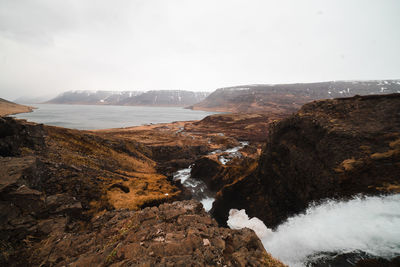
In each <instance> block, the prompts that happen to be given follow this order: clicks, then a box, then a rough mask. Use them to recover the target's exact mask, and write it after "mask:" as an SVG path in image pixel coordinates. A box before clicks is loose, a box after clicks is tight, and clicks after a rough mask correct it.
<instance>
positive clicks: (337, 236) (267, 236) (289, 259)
mask: <svg viewBox="0 0 400 267" xmlns="http://www.w3.org/2000/svg"><path fill="white" fill-rule="evenodd" d="M229 215H230V216H229V220H228V222H227V223H228V225H229V226H230V227H231V228H233V229H240V228H243V227H247V228H251V229H253V230H254V231H255V232H256V234H257V235H258V236H259V238H260V239H261V240H262V243H263V245H264V247H265V249H266V250H267V251H268V252H269V253H271V254H272V256H274V257H276V258H278V259H280V260H281V261H282V262H284V263H286V264H288V265H289V266H313V264H312V262H318V261H319V262H329V260H330V258H331V256H332V255H345V254H353V255H354V254H359V255H369V256H370V257H383V258H387V259H390V258H393V257H396V256H399V255H400V194H397V195H389V196H375V197H356V198H354V199H351V200H349V201H334V200H328V201H326V202H324V203H322V204H319V205H312V206H310V207H309V208H308V209H307V210H306V211H305V213H303V214H299V215H297V216H293V217H291V218H289V219H288V220H287V221H286V222H284V223H283V224H281V225H280V226H279V227H278V228H277V229H276V230H274V231H272V230H270V229H268V228H267V227H266V226H265V225H264V224H263V222H262V221H261V220H258V219H257V218H251V219H249V218H248V216H247V215H246V213H245V210H240V211H238V210H231V211H230V213H229ZM323 265H325V264H323ZM328 266H329V265H328ZM347 266H351V264H349V265H347Z"/></svg>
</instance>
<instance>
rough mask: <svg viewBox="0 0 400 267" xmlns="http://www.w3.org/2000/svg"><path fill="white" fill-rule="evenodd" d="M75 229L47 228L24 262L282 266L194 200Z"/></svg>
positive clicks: (247, 234) (107, 216)
mask: <svg viewBox="0 0 400 267" xmlns="http://www.w3.org/2000/svg"><path fill="white" fill-rule="evenodd" d="M91 227H92V228H91V229H90V230H86V231H82V232H80V233H66V232H63V231H58V232H57V231H55V232H52V233H51V234H50V236H49V238H47V239H45V240H43V241H42V242H40V243H39V244H37V245H36V246H34V247H32V248H31V252H32V254H31V255H32V256H31V257H30V259H29V260H30V264H33V265H40V264H42V265H46V266H47V265H50V266H66V265H72V266H108V265H111V266H284V265H283V264H281V263H280V262H278V261H277V260H275V259H273V258H272V257H271V256H270V255H269V254H267V253H266V252H265V250H264V248H263V246H262V244H261V242H260V240H259V239H258V238H257V236H256V235H255V233H254V232H253V231H252V230H249V229H243V230H230V229H227V228H220V227H218V225H217V223H216V222H215V221H214V220H213V219H212V218H211V217H210V215H209V214H207V213H206V212H205V211H204V210H203V208H202V205H201V204H200V203H198V202H196V201H194V200H192V201H183V202H174V203H172V204H162V205H160V206H159V207H158V208H157V207H152V208H145V209H143V210H140V211H137V212H132V211H110V212H106V213H104V214H102V215H99V216H96V217H94V218H93V219H92V220H91Z"/></svg>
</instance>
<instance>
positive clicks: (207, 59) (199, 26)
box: [0, 0, 400, 100]
mask: <svg viewBox="0 0 400 267" xmlns="http://www.w3.org/2000/svg"><path fill="white" fill-rule="evenodd" d="M390 78H400V1H398V0H393V1H391V0H368V1H366V0H314V1H313V0H302V1H300V0H292V1H283V0H276V1H271V0H196V1H194V0H127V1H124V0H118V1H105V0H91V1H89V0H88V1H84V0H68V1H65V0H26V1H22V0H0V97H3V98H6V99H10V100H13V99H15V98H17V97H19V96H23V95H30V96H34V95H37V96H41V95H49V94H50V95H51V94H58V93H60V92H63V91H66V90H78V89H87V90H153V89H154V90H158V89H187V90H197V91H199V90H205V91H211V90H214V89H216V88H218V87H224V86H231V85H240V84H254V83H289V82H312V81H326V80H343V79H345V80H349V79H390Z"/></svg>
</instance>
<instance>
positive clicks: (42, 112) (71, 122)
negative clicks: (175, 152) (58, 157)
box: [13, 104, 215, 130]
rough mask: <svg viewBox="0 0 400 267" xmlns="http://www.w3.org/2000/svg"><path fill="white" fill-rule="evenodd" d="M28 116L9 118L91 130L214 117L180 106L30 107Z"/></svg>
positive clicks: (38, 105)
mask: <svg viewBox="0 0 400 267" xmlns="http://www.w3.org/2000/svg"><path fill="white" fill-rule="evenodd" d="M30 106H33V107H36V108H37V109H35V110H34V111H33V112H31V113H21V114H17V115H14V116H13V117H16V118H19V119H26V120H28V121H32V122H37V123H44V124H47V125H53V126H61V127H66V128H73V129H81V130H93V129H107V128H120V127H128V126H137V125H143V124H150V123H165V122H173V121H188V120H201V119H203V118H204V117H206V116H208V115H211V114H215V112H206V111H199V110H190V109H184V108H180V107H139V106H95V105H58V104H57V105H54V104H33V105H30Z"/></svg>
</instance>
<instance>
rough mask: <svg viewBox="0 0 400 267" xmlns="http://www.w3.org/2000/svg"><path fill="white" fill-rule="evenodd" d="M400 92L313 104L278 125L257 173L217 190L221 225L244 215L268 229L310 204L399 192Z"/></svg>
mask: <svg viewBox="0 0 400 267" xmlns="http://www.w3.org/2000/svg"><path fill="white" fill-rule="evenodd" d="M399 173H400V94H391V95H371V96H357V97H353V98H343V99H334V100H323V101H316V102H312V103H309V104H306V105H304V106H303V107H302V108H301V109H300V111H298V112H297V113H296V114H294V115H292V116H290V117H288V118H286V119H284V120H282V121H280V122H278V123H276V124H275V125H274V126H273V127H272V128H271V130H270V136H269V138H268V140H267V143H266V147H265V148H264V149H263V152H262V154H261V157H260V159H259V162H258V167H257V169H256V170H255V171H254V172H253V173H252V174H250V175H247V176H245V177H241V178H239V179H237V180H235V181H234V182H233V183H231V184H228V185H226V186H225V187H224V188H222V189H221V190H220V192H218V194H217V197H216V202H215V203H214V206H213V210H212V213H213V214H214V216H215V218H216V219H217V220H218V221H219V223H222V224H225V223H226V220H227V216H228V212H229V210H230V209H231V208H239V209H242V208H244V209H246V211H247V213H248V214H249V216H251V217H253V216H255V217H258V218H260V219H261V220H263V221H264V223H265V224H266V225H267V226H268V227H275V226H277V225H278V224H279V223H281V222H282V221H283V220H285V219H286V218H288V216H290V215H293V214H295V213H299V212H301V211H303V210H304V209H305V208H306V207H307V205H308V204H309V203H310V202H312V201H319V200H322V199H325V198H343V197H350V196H353V195H355V194H359V193H365V194H380V193H391V192H400V180H399Z"/></svg>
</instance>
